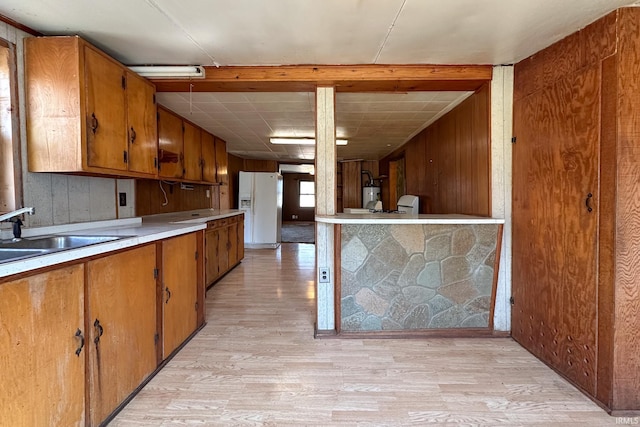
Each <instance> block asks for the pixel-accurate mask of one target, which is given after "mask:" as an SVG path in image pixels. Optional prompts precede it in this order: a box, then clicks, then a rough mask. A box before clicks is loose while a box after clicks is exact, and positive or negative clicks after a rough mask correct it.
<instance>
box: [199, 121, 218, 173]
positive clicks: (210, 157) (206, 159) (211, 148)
mask: <svg viewBox="0 0 640 427" xmlns="http://www.w3.org/2000/svg"><path fill="white" fill-rule="evenodd" d="M200 138H201V141H202V180H203V181H205V182H211V183H213V182H217V180H216V145H215V137H214V136H213V135H211V134H210V133H209V132H206V131H204V130H203V131H202V132H201V135H200Z"/></svg>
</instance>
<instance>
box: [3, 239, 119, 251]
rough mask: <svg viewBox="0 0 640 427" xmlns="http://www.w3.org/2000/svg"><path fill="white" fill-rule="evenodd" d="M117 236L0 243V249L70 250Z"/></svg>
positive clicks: (107, 240)
mask: <svg viewBox="0 0 640 427" xmlns="http://www.w3.org/2000/svg"><path fill="white" fill-rule="evenodd" d="M120 238H121V237H119V236H47V237H32V238H27V239H22V240H19V241H17V242H13V241H9V242H5V243H0V248H26V249H71V248H79V247H82V246H88V245H95V244H96V243H104V242H111V241H112V240H118V239H120Z"/></svg>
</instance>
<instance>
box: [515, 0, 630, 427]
mask: <svg viewBox="0 0 640 427" xmlns="http://www.w3.org/2000/svg"><path fill="white" fill-rule="evenodd" d="M638 52H640V9H638V8H623V9H619V10H617V11H615V12H612V13H611V14H609V15H607V16H605V17H603V18H601V19H599V20H598V21H596V22H594V23H593V24H591V25H589V26H587V27H586V28H584V29H583V30H581V31H579V32H577V33H574V34H572V35H570V36H568V37H567V38H565V39H563V40H561V41H559V42H558V43H555V44H554V45H552V46H550V47H548V48H547V49H544V50H543V51H541V52H538V53H536V54H535V55H533V56H531V57H529V58H527V59H525V60H523V61H521V62H520V63H518V64H516V66H515V70H514V72H515V75H514V134H515V136H516V138H517V140H516V143H515V145H514V154H513V271H514V273H513V283H512V288H513V296H514V300H515V305H514V309H513V327H512V334H513V336H514V338H515V339H516V340H517V341H519V342H520V343H521V344H522V345H523V346H524V347H526V348H527V349H529V350H530V351H531V352H532V353H534V354H535V355H536V356H538V357H540V358H541V359H542V360H543V361H545V362H546V363H547V364H549V365H550V366H552V367H554V368H555V369H557V370H558V371H559V372H561V373H563V374H564V375H565V376H566V377H567V378H569V379H570V380H571V381H572V382H573V383H574V384H576V385H578V386H579V387H580V388H582V389H583V390H585V391H586V392H587V393H589V394H591V395H592V396H594V397H595V398H596V399H597V400H598V401H600V402H601V403H602V404H603V405H605V406H606V407H607V408H608V409H609V410H610V411H612V412H613V413H614V414H620V415H624V414H625V411H638V410H640V339H638V337H639V336H640V287H639V286H638V281H639V279H638V278H639V277H640V240H639V239H638V238H637V235H638V232H639V230H640V208H639V206H640V168H639V167H638V165H640V150H639V149H638V140H639V137H640V125H639V124H638V119H637V118H638V117H640V98H638V93H640V56H639V55H638ZM587 201H588V202H589V204H590V206H591V208H592V210H589V209H588V206H586V203H587Z"/></svg>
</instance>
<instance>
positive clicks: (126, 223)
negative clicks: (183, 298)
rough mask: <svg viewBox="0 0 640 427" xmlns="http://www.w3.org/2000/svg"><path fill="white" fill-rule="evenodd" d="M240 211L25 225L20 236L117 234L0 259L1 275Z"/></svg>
mask: <svg viewBox="0 0 640 427" xmlns="http://www.w3.org/2000/svg"><path fill="white" fill-rule="evenodd" d="M240 213H242V211H239V210H232V209H225V210H220V209H199V210H194V211H185V212H174V213H170V214H159V215H151V216H145V217H136V218H128V219H118V220H108V221H94V222H86V223H76V224H64V225H58V226H50V227H36V228H25V229H23V237H25V238H35V237H40V236H51V235H76V236H78V235H81V236H119V237H120V238H119V239H117V240H112V241H109V242H104V243H98V244H92V245H88V246H83V247H79V248H74V249H65V250H59V251H54V252H50V253H46V254H42V255H37V256H33V257H29V258H21V259H17V260H15V261H8V262H3V263H0V279H2V278H3V277H7V276H12V275H15V274H21V273H26V272H29V271H33V270H37V269H40V268H45V267H50V266H53V265H56V264H61V263H65V262H70V261H75V260H80V259H82V258H87V257H92V256H95V255H100V254H106V253H108V252H112V251H117V250H121V249H126V248H129V247H133V246H137V245H141V244H145V243H150V242H154V241H157V240H163V239H168V238H171V237H174V236H179V235H182V234H188V233H192V232H195V231H199V230H203V229H205V228H206V226H207V225H206V222H207V221H213V220H216V219H221V218H226V217H230V216H234V215H238V214H240ZM2 238H3V239H10V237H9V235H8V234H7V233H3V234H2Z"/></svg>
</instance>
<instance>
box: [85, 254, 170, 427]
mask: <svg viewBox="0 0 640 427" xmlns="http://www.w3.org/2000/svg"><path fill="white" fill-rule="evenodd" d="M155 270H156V246H155V245H154V244H151V245H146V246H142V247H139V248H135V249H132V250H128V251H125V252H121V253H118V254H115V255H110V256H105V257H102V258H99V259H95V260H92V261H89V262H88V263H87V290H88V295H87V298H88V311H87V320H88V325H89V328H90V332H89V333H88V334H87V339H88V344H89V345H88V347H89V349H88V350H89V368H88V374H89V377H88V387H89V406H90V408H89V409H90V411H89V421H90V424H91V425H98V424H100V422H102V421H103V420H104V419H105V418H106V417H107V416H108V415H109V414H110V413H111V412H113V410H114V409H116V407H117V406H118V405H119V404H120V403H121V402H122V401H123V400H124V399H125V398H126V397H127V396H129V395H130V394H131V393H132V392H133V391H134V390H135V389H136V388H137V387H138V386H139V385H140V383H141V382H142V381H144V380H145V379H146V378H147V377H148V376H149V375H150V374H151V373H152V372H153V371H154V370H155V369H156V366H157V359H156V334H157V327H156V320H157V319H156V304H155V301H156V278H155Z"/></svg>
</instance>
